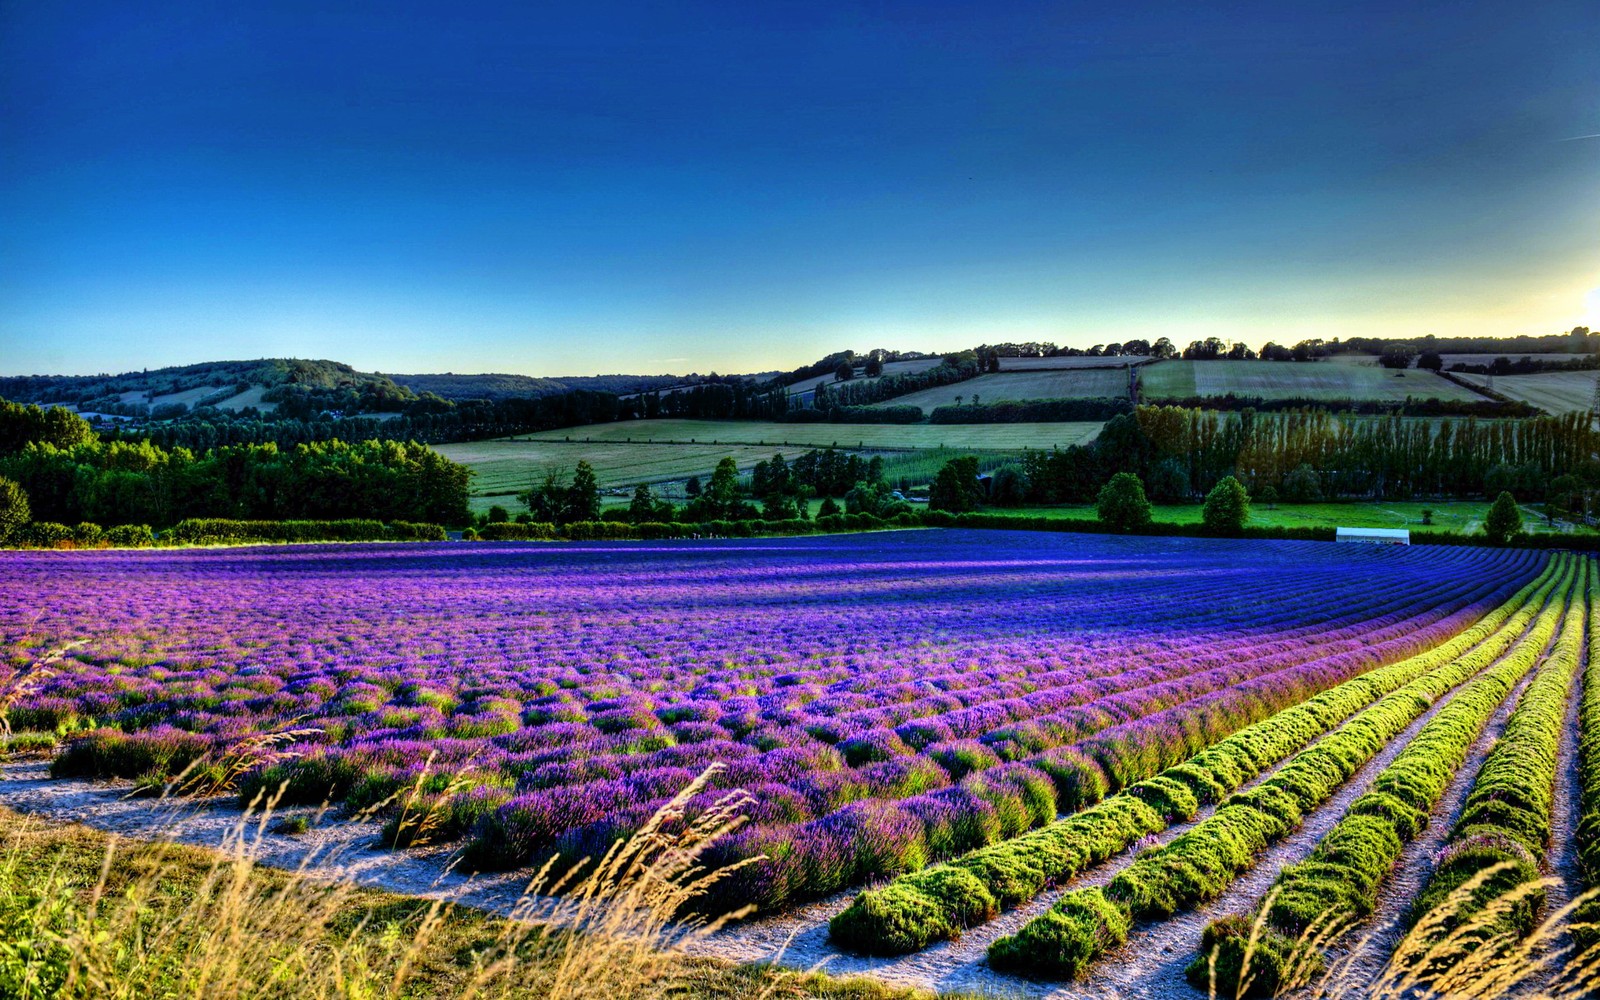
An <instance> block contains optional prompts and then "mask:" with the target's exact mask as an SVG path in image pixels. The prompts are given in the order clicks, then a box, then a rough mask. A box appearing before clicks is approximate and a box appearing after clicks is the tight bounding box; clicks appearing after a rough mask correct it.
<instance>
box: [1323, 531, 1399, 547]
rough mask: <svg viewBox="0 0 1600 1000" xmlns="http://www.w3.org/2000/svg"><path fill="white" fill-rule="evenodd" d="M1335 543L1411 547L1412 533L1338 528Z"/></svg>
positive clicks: (1335, 533)
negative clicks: (1365, 543) (1364, 543)
mask: <svg viewBox="0 0 1600 1000" xmlns="http://www.w3.org/2000/svg"><path fill="white" fill-rule="evenodd" d="M1333 537H1334V541H1338V542H1367V543H1369V544H1372V545H1410V544H1411V532H1410V530H1409V529H1406V528H1336V529H1334V533H1333Z"/></svg>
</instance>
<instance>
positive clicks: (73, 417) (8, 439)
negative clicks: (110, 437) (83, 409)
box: [0, 399, 95, 455]
mask: <svg viewBox="0 0 1600 1000" xmlns="http://www.w3.org/2000/svg"><path fill="white" fill-rule="evenodd" d="M94 441H95V433H94V428H93V427H90V426H89V422H88V421H87V420H85V419H83V418H82V417H80V416H78V415H77V414H76V413H73V412H72V411H71V410H69V409H67V408H66V407H64V406H50V407H45V408H43V409H41V408H40V407H37V406H26V405H23V404H22V403H12V402H9V401H7V400H3V399H0V455H9V454H12V453H13V452H18V451H21V450H22V449H23V447H24V446H25V445H27V444H30V443H37V444H52V445H55V446H56V447H57V448H72V447H74V446H75V445H80V444H92V443H93V442H94Z"/></svg>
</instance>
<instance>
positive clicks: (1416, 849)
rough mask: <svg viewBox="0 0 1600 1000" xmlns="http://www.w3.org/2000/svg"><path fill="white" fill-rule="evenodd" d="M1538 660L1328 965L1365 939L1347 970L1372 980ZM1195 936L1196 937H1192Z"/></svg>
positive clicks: (1361, 980)
mask: <svg viewBox="0 0 1600 1000" xmlns="http://www.w3.org/2000/svg"><path fill="white" fill-rule="evenodd" d="M1542 665H1543V664H1542V662H1541V663H1540V664H1538V665H1536V666H1535V667H1534V668H1533V669H1532V670H1529V671H1528V673H1527V675H1526V676H1525V677H1523V678H1522V680H1521V681H1520V682H1519V683H1518V684H1517V686H1516V688H1515V689H1513V690H1512V692H1511V694H1510V695H1508V696H1507V697H1506V700H1505V701H1503V702H1501V704H1500V707H1499V708H1498V709H1496V710H1495V713H1494V715H1493V717H1491V718H1490V719H1489V724H1488V725H1486V726H1484V727H1483V732H1482V733H1480V734H1479V736H1478V739H1477V741H1476V742H1474V743H1473V744H1472V748H1471V749H1470V750H1468V751H1467V758H1466V760H1465V761H1463V762H1462V764H1461V767H1460V768H1459V769H1458V770H1457V771H1456V776H1455V778H1454V779H1453V780H1451V782H1450V785H1449V787H1447V788H1446V789H1445V792H1444V794H1443V795H1442V796H1440V797H1439V802H1438V804H1437V805H1436V806H1434V809H1433V812H1432V813H1430V814H1429V815H1428V826H1427V828H1426V829H1424V830H1423V831H1422V833H1421V835H1420V836H1418V837H1417V838H1416V839H1415V840H1413V841H1412V842H1411V843H1409V844H1407V845H1406V846H1405V848H1404V850H1403V851H1402V852H1401V854H1400V860H1399V862H1398V863H1397V864H1396V865H1395V869H1394V871H1392V872H1390V873H1389V877H1388V879H1387V880H1386V881H1385V882H1384V885H1383V888H1382V889H1380V890H1379V891H1378V901H1377V905H1376V906H1375V907H1374V909H1373V912H1372V916H1371V917H1369V918H1367V921H1366V925H1365V926H1366V927H1367V928H1371V930H1370V932H1369V931H1358V932H1357V933H1355V934H1352V935H1349V936H1347V937H1346V938H1345V940H1344V942H1343V947H1341V948H1335V949H1331V950H1330V951H1329V952H1328V960H1329V964H1330V965H1332V964H1335V963H1343V962H1345V961H1346V960H1348V959H1349V957H1350V955H1351V953H1352V952H1353V951H1354V950H1356V949H1357V948H1360V947H1361V945H1362V943H1363V941H1365V942H1367V945H1366V947H1364V948H1361V954H1360V955H1359V956H1357V957H1356V958H1355V959H1354V960H1353V961H1351V963H1350V966H1349V969H1348V972H1347V975H1348V981H1349V982H1350V983H1351V984H1352V985H1354V984H1360V985H1369V984H1371V983H1372V982H1373V981H1374V980H1376V979H1377V978H1378V976H1379V974H1380V973H1382V971H1383V967H1384V964H1385V963H1386V962H1387V961H1388V959H1389V955H1390V954H1391V953H1393V951H1394V948H1395V946H1396V945H1397V944H1399V943H1400V938H1401V937H1402V936H1403V935H1404V934H1405V929H1406V914H1407V912H1408V910H1409V908H1410V906H1411V902H1412V900H1414V899H1416V898H1417V896H1418V895H1419V894H1420V893H1421V892H1422V890H1423V888H1424V887H1426V886H1427V884H1428V880H1429V879H1430V878H1432V877H1433V870H1434V868H1435V859H1436V858H1437V857H1438V856H1439V852H1440V851H1442V850H1444V845H1445V841H1446V839H1448V838H1449V836H1450V831H1451V829H1452V828H1453V827H1454V826H1455V824H1456V820H1457V819H1458V818H1460V816H1461V809H1462V807H1463V806H1464V805H1466V801H1467V793H1468V792H1470V791H1471V790H1472V785H1473V783H1474V782H1475V781H1477V780H1478V772H1479V771H1480V770H1481V769H1482V768H1483V761H1484V758H1485V757H1487V756H1488V755H1489V750H1490V749H1491V748H1493V746H1494V745H1495V743H1496V742H1498V741H1499V739H1500V734H1501V733H1502V732H1504V731H1505V728H1506V722H1507V721H1508V720H1509V719H1510V718H1511V713H1512V711H1513V710H1514V709H1515V708H1516V705H1517V702H1518V701H1520V700H1521V699H1522V693H1523V691H1524V690H1525V689H1526V688H1527V686H1528V684H1529V683H1530V682H1531V681H1532V680H1533V677H1534V674H1536V673H1538V671H1539V667H1540V666H1542ZM1196 941H1197V942H1198V938H1196Z"/></svg>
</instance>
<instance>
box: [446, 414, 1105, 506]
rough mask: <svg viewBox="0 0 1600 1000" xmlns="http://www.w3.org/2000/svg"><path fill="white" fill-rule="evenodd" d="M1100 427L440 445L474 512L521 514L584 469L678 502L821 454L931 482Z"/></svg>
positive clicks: (720, 425)
mask: <svg viewBox="0 0 1600 1000" xmlns="http://www.w3.org/2000/svg"><path fill="white" fill-rule="evenodd" d="M1100 426H1101V425H1100V424H1099V423H1096V422H1092V421H1086V422H1074V423H1047V424H937V425H930V424H909V425H902V424H779V423H770V422H765V421H754V420H731V421H717V420H636V421H627V422H624V423H615V424H595V425H592V426H589V427H579V428H573V429H572V430H562V431H546V432H543V433H539V434H528V435H521V436H518V437H513V438H496V439H493V440H489V441H466V442H461V443H458V444H443V445H438V446H437V450H438V451H439V452H440V454H442V455H444V456H445V457H446V458H448V459H450V460H451V461H453V462H460V463H461V464H463V465H466V466H468V467H469V468H471V469H472V470H473V471H474V472H476V473H477V475H476V476H475V477H474V479H473V484H472V493H473V496H472V501H471V505H472V509H473V511H474V512H475V513H481V512H483V511H486V510H488V508H489V507H490V506H491V505H493V504H499V505H500V506H502V507H505V508H506V509H508V510H510V511H512V512H513V513H515V512H518V511H520V510H522V509H523V508H522V506H521V505H520V504H517V503H516V502H515V501H514V499H513V495H514V494H516V493H518V492H521V491H523V490H526V489H527V488H528V487H529V486H530V485H532V484H533V483H534V482H535V481H537V480H540V479H542V478H543V477H544V476H545V474H546V473H547V472H549V471H551V470H556V471H558V472H570V471H571V470H572V468H573V467H574V466H576V465H577V464H578V462H579V461H587V462H588V463H589V464H590V465H592V466H594V469H595V475H596V477H597V478H598V479H599V480H600V486H601V488H602V489H619V488H624V487H632V486H635V485H637V484H639V483H652V484H667V485H666V486H665V488H664V490H663V492H665V493H666V495H668V496H673V497H677V496H678V494H679V490H678V489H677V488H676V487H675V486H674V485H672V484H681V483H682V482H683V481H685V480H687V479H688V478H689V477H690V476H699V477H701V478H702V479H704V478H705V477H707V476H709V475H710V474H711V470H712V469H714V468H716V465H717V463H718V462H719V461H721V460H722V459H724V458H728V457H732V458H733V459H734V461H736V462H738V463H739V468H740V469H741V470H742V471H748V470H749V469H750V467H751V466H753V465H755V463H757V462H759V461H763V460H765V459H769V458H771V457H772V456H773V455H775V454H782V455H783V456H784V457H785V458H791V459H792V458H795V457H796V456H798V455H799V454H800V453H801V452H805V451H809V450H811V449H813V448H827V447H831V446H837V447H839V448H843V449H848V450H851V451H860V452H866V453H882V454H883V455H884V458H885V460H886V461H887V463H888V469H887V470H886V474H887V475H888V476H889V480H890V482H898V481H899V480H900V479H901V478H907V479H910V480H912V481H913V482H918V483H920V482H924V481H926V480H928V479H931V478H932V477H933V475H934V473H936V472H937V471H938V467H939V466H940V465H942V464H943V463H944V462H945V461H946V460H948V459H950V458H955V457H957V456H958V455H972V454H975V455H978V456H979V458H980V462H979V465H980V467H981V468H984V469H985V470H987V469H991V468H994V467H995V466H997V465H999V464H1001V463H1002V462H1004V461H1005V460H1006V459H1007V458H1008V457H1009V456H1012V455H1015V454H1016V453H1018V452H1021V451H1022V450H1023V449H1025V448H1050V447H1054V446H1057V445H1060V446H1065V445H1069V444H1080V443H1083V442H1087V441H1092V440H1094V438H1095V436H1096V435H1097V434H1099V433H1100Z"/></svg>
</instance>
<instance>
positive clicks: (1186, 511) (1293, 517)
mask: <svg viewBox="0 0 1600 1000" xmlns="http://www.w3.org/2000/svg"><path fill="white" fill-rule="evenodd" d="M1540 506H1541V505H1536V504H1523V505H1522V506H1521V510H1522V524H1523V530H1524V531H1527V532H1530V533H1532V534H1544V533H1547V532H1549V531H1551V530H1557V531H1562V532H1575V533H1578V534H1586V535H1587V534H1594V529H1592V528H1588V527H1584V526H1583V525H1572V524H1568V523H1567V522H1564V521H1558V522H1556V525H1555V527H1554V528H1553V529H1552V527H1551V526H1550V525H1548V524H1547V523H1546V521H1545V517H1544V514H1543V512H1542V511H1541V509H1540ZM1424 511H1428V512H1430V514H1431V523H1430V524H1423V521H1422V515H1423V512H1424ZM1001 512H1002V513H1007V514H1016V515H1017V516H1020V517H1052V518H1071V519H1076V520H1083V521H1092V520H1094V519H1095V518H1096V517H1097V514H1096V512H1095V508H1094V507H1093V506H1091V505H1084V506H1054V507H1018V508H1012V509H1007V510H1004V511H1001ZM1488 512H1489V501H1487V500H1480V501H1473V500H1374V501H1370V502H1352V503H1295V504H1291V503H1278V504H1271V505H1269V504H1264V503H1261V502H1260V501H1256V502H1254V503H1252V504H1251V506H1250V520H1249V522H1248V523H1249V524H1250V525H1252V526H1254V527H1262V528H1337V527H1346V528H1409V529H1411V530H1412V531H1455V532H1460V533H1463V534H1473V533H1476V532H1479V531H1481V530H1482V529H1483V519H1484V517H1485V515H1487V514H1488ZM1200 514H1201V507H1200V505H1199V504H1172V505H1167V504H1162V505H1158V506H1156V507H1155V509H1154V520H1155V522H1156V523H1158V524H1188V525H1196V524H1199V523H1200Z"/></svg>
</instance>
